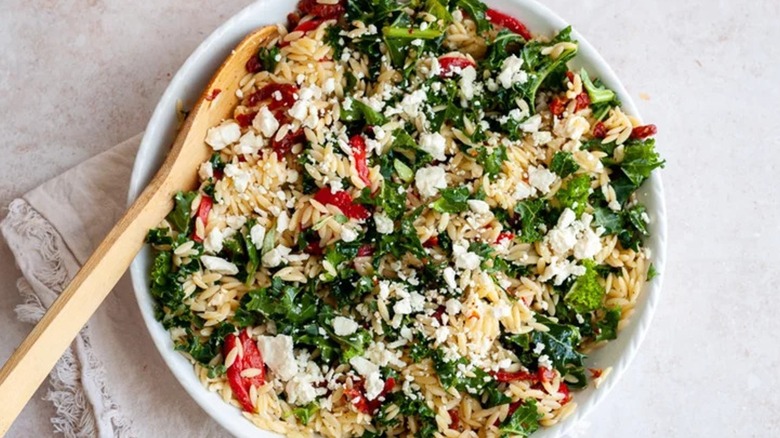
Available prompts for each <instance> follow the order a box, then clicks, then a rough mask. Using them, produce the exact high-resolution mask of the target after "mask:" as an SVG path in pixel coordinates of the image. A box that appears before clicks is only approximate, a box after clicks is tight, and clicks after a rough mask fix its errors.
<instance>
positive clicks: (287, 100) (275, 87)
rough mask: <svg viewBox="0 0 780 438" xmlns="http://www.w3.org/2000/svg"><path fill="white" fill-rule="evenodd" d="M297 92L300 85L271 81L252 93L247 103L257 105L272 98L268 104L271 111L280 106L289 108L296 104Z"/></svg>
mask: <svg viewBox="0 0 780 438" xmlns="http://www.w3.org/2000/svg"><path fill="white" fill-rule="evenodd" d="M296 93H298V87H296V86H295V85H292V84H277V83H270V84H268V85H266V86H264V87H263V88H261V89H259V90H257V91H255V92H254V93H252V94H250V95H249V97H247V99H246V104H247V106H255V105H257V104H258V103H260V102H262V101H264V100H267V99H271V102H270V103H269V104H268V109H270V110H271V111H273V110H276V109H280V108H283V109H287V108H290V107H292V106H293V104H295V101H296V97H295V95H296Z"/></svg>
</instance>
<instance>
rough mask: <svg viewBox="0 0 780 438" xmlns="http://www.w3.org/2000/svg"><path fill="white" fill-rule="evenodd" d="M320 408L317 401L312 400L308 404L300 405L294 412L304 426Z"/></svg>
mask: <svg viewBox="0 0 780 438" xmlns="http://www.w3.org/2000/svg"><path fill="white" fill-rule="evenodd" d="M319 410H320V407H319V406H317V403H314V402H311V403H309V404H308V405H306V406H300V407H297V408H295V409H293V411H292V413H293V415H295V418H297V419H298V421H300V422H301V424H303V425H304V426H306V425H308V424H309V420H311V417H313V416H314V414H316V413H317V411H319Z"/></svg>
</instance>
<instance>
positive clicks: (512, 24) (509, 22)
mask: <svg viewBox="0 0 780 438" xmlns="http://www.w3.org/2000/svg"><path fill="white" fill-rule="evenodd" d="M486 14H487V18H488V20H490V22H491V23H493V24H495V25H498V26H502V27H505V28H507V29H509V30H511V31H512V32H514V33H516V34H518V35H520V36H521V37H523V38H525V40H526V41H530V40H531V39H532V38H533V36H532V35H531V31H529V30H528V28H527V27H525V24H523V23H521V22H520V20H518V19H517V18H514V17H510V16H509V15H506V14H504V13H502V12H498V11H497V10H495V9H488V10H487V13H486Z"/></svg>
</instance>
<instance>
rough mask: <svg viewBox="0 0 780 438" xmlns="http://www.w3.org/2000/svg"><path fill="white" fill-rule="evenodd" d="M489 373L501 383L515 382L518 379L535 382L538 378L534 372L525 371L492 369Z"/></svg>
mask: <svg viewBox="0 0 780 438" xmlns="http://www.w3.org/2000/svg"><path fill="white" fill-rule="evenodd" d="M490 374H492V375H493V377H494V378H495V379H496V380H497V381H499V382H501V383H509V382H517V381H519V380H529V381H532V382H536V381H538V380H539V377H538V376H537V375H536V374H533V373H528V372H525V371H514V372H509V371H494V372H491V373H490Z"/></svg>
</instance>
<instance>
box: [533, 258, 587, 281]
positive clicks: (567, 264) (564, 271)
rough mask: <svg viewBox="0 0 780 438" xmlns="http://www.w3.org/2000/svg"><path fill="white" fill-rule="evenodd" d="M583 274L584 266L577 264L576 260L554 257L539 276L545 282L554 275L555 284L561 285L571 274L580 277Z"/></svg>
mask: <svg viewBox="0 0 780 438" xmlns="http://www.w3.org/2000/svg"><path fill="white" fill-rule="evenodd" d="M583 274H585V267H584V266H580V265H577V263H576V262H573V261H569V260H566V259H565V258H559V257H552V258H551V259H550V264H549V265H547V267H546V268H544V272H543V273H542V275H540V276H539V281H542V282H545V281H548V280H550V279H551V278H553V277H554V278H555V280H554V281H553V284H554V285H556V286H560V285H561V284H563V282H564V281H566V279H567V278H569V277H570V276H572V275H574V276H577V277H579V276H580V275H583Z"/></svg>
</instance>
